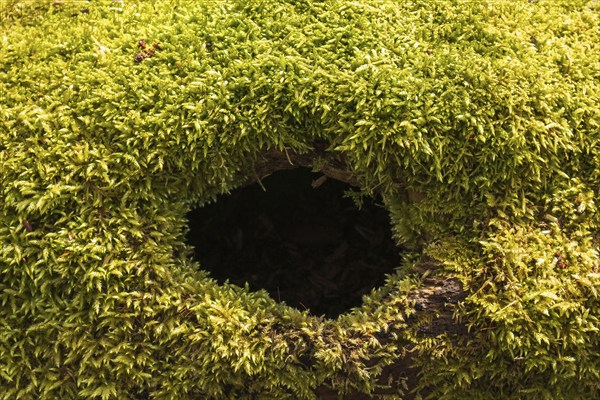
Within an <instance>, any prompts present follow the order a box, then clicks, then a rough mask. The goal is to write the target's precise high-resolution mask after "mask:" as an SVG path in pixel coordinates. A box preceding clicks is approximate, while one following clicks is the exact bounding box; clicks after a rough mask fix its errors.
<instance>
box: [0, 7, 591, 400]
mask: <svg viewBox="0 0 600 400" xmlns="http://www.w3.org/2000/svg"><path fill="white" fill-rule="evenodd" d="M5 3H6V4H5V6H4V9H3V10H2V12H1V13H0V18H2V20H1V21H0V93H2V96H1V97H0V197H1V198H2V199H3V200H2V202H0V277H1V278H0V305H1V306H0V398H1V399H7V400H8V399H70V398H101V399H146V398H151V399H210V398H212V399H240V398H247V399H312V398H315V394H314V393H315V389H316V388H317V387H320V386H330V387H333V388H334V389H335V390H336V391H338V392H340V393H345V392H348V391H353V390H358V391H363V392H366V393H370V392H373V391H375V390H376V389H377V387H378V386H379V385H384V384H387V383H388V382H385V381H381V380H380V379H379V376H380V374H381V371H382V369H383V368H384V367H385V366H387V365H392V364H394V363H395V362H396V361H397V360H398V359H400V358H402V357H404V356H405V355H406V350H407V349H411V359H412V360H413V362H414V364H415V365H416V366H417V367H419V368H421V371H422V376H421V379H420V389H424V391H423V393H430V394H431V398H432V399H488V398H501V399H569V400H572V399H594V398H599V396H600V395H599V393H600V384H599V382H600V354H599V353H600V351H599V349H600V332H599V330H600V299H599V297H598V291H599V290H600V273H599V272H598V264H599V253H598V251H599V248H600V244H599V243H600V217H599V214H598V210H597V205H596V203H597V198H598V194H599V193H600V106H599V104H600V62H599V59H598V55H599V54H600V39H599V38H600V30H599V27H600V10H599V9H600V4H598V2H596V1H589V0H548V1H545V0H539V1H526V0H519V1H517V0H514V1H513V0H510V1H509V0H487V1H486V0H482V1H477V2H473V1H459V0H437V1H426V0H413V1H392V0H361V1H336V0H331V1H316V0H314V1H309V0H287V1H281V2H280V1H266V0H230V1H202V0H157V1H139V2H136V1H129V0H124V1H90V2H81V1H77V2H70V1H63V2H52V1H45V0H39V1H15V0H9V1H8V2H5ZM53 3H54V4H53ZM140 40H144V41H145V44H142V45H141V46H138V44H139V41H140ZM140 54H142V56H138V55H140ZM317 140H320V141H326V142H327V143H330V151H331V152H332V153H335V154H340V155H343V156H344V157H345V159H346V160H347V162H348V166H349V168H350V169H351V170H352V171H353V172H354V174H355V176H356V177H357V179H358V180H359V182H361V185H362V188H363V191H364V193H365V194H371V193H373V192H374V191H377V192H379V193H381V194H382V195H383V197H384V199H385V202H386V204H387V206H388V208H389V211H390V216H391V218H392V221H393V223H394V225H395V227H396V237H397V239H398V241H399V242H402V243H403V244H404V245H406V246H412V248H413V249H414V254H415V255H414V257H408V258H407V260H406V262H405V263H404V264H403V265H402V266H399V267H400V268H399V269H398V272H397V273H396V274H395V275H393V276H390V277H389V279H388V281H387V283H386V285H384V286H383V287H382V288H380V289H378V290H376V291H374V292H373V294H372V295H370V296H368V297H367V298H365V301H364V305H363V306H362V307H361V308H358V309H355V310H354V311H353V312H351V313H349V314H346V315H343V316H341V317H340V318H339V319H337V320H324V319H321V318H316V317H312V316H310V315H308V314H307V313H303V312H299V311H297V310H294V309H291V308H289V307H286V306H285V305H284V304H279V303H277V302H275V301H274V300H273V299H271V298H270V297H269V296H268V294H267V293H266V292H264V291H260V292H251V291H249V290H248V289H247V288H239V287H235V286H231V285H225V286H220V285H217V284H216V282H215V281H214V280H212V279H210V277H208V276H207V274H206V273H205V272H202V270H201V266H199V265H197V264H196V263H194V262H193V261H192V260H191V257H190V256H189V248H187V246H186V244H185V242H184V234H185V229H186V220H185V218H184V216H185V213H186V212H187V211H188V210H190V209H191V208H192V207H194V206H197V205H198V204H203V203H205V202H208V201H211V200H213V199H214V198H215V196H216V195H217V194H219V193H224V192H228V191H229V190H231V189H233V188H235V187H236V186H237V185H239V184H240V182H244V181H246V180H247V179H248V178H252V171H253V166H254V165H255V163H256V161H257V160H258V159H259V158H260V155H261V153H262V152H264V151H265V150H266V149H279V150H282V151H283V150H285V151H287V152H290V153H304V152H307V151H309V150H310V149H311V148H312V146H313V144H314V143H315V141H317ZM421 254H425V255H427V256H428V257H431V258H434V259H436V260H437V261H438V262H439V263H441V264H442V267H441V268H440V269H438V270H436V271H435V272H433V273H432V274H433V275H436V274H437V275H438V276H454V277H457V278H458V279H460V280H461V281H462V282H463V284H464V285H465V288H466V290H467V297H466V299H465V300H464V301H462V302H461V303H460V305H459V306H458V307H457V309H456V311H455V318H456V321H458V322H461V323H464V324H465V325H466V326H467V327H468V328H469V333H468V334H466V335H461V336H456V335H453V334H450V333H448V334H441V335H436V336H432V335H423V334H420V333H419V326H423V324H426V323H427V319H430V318H434V317H435V316H433V315H425V316H423V317H421V316H419V317H415V315H416V311H415V307H414V304H413V302H411V301H409V299H408V297H407V293H408V292H409V291H410V290H413V289H415V288H417V287H419V286H420V285H422V280H421V276H420V275H419V274H418V273H416V272H414V273H413V272H412V271H413V270H412V269H411V268H412V267H413V265H414V264H415V263H417V264H418V262H419V256H420V255H421ZM430 276H431V275H430ZM411 316H412V317H411ZM415 318H416V319H417V320H416V321H414V319H415ZM399 378H400V379H401V378H402V377H401V376H400V377H399ZM392 385H393V386H394V387H395V388H396V389H397V391H398V393H399V394H401V393H402V391H405V390H404V385H403V384H402V381H401V382H392ZM417 389H419V388H417Z"/></svg>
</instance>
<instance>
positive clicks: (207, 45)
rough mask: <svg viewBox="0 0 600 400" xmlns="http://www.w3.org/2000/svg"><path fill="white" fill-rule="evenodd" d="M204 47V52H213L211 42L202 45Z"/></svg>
mask: <svg viewBox="0 0 600 400" xmlns="http://www.w3.org/2000/svg"><path fill="white" fill-rule="evenodd" d="M204 46H205V47H206V50H208V51H213V43H212V42H206V43H205V44H204Z"/></svg>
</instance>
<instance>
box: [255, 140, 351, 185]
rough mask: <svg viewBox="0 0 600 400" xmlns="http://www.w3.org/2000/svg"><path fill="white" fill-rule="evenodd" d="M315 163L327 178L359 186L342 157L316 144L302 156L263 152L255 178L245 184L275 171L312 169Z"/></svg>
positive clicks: (280, 152)
mask: <svg viewBox="0 0 600 400" xmlns="http://www.w3.org/2000/svg"><path fill="white" fill-rule="evenodd" d="M315 163H318V164H319V167H320V168H319V171H320V172H321V173H323V174H324V175H326V176H327V177H329V178H332V179H336V180H338V181H341V182H345V183H347V184H349V185H351V186H355V187H358V186H360V185H359V183H358V180H357V179H356V177H355V176H354V175H353V174H352V172H350V171H348V167H347V166H346V163H345V162H344V160H343V159H342V157H341V156H336V155H334V154H333V153H331V152H327V151H326V146H325V145H324V144H317V145H315V148H314V150H311V151H309V152H307V153H303V154H297V153H293V152H285V151H280V150H278V149H269V150H267V151H264V152H263V153H262V154H261V158H260V159H259V160H258V161H257V163H256V164H255V167H254V168H255V172H256V178H255V179H252V180H250V181H249V182H247V184H251V183H254V182H255V181H256V179H258V180H262V179H264V178H266V177H268V176H269V175H271V174H272V173H274V172H277V171H282V170H289V169H295V168H299V167H304V168H311V169H312V168H313V167H314V165H315ZM321 164H322V166H321Z"/></svg>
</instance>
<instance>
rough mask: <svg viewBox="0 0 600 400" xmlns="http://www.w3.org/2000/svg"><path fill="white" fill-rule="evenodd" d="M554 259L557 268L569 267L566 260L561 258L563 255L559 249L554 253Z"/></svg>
mask: <svg viewBox="0 0 600 400" xmlns="http://www.w3.org/2000/svg"><path fill="white" fill-rule="evenodd" d="M554 259H555V260H556V266H557V267H558V268H560V269H567V268H568V267H569V264H567V262H566V261H565V259H564V258H563V255H562V253H561V252H560V251H557V252H556V253H554Z"/></svg>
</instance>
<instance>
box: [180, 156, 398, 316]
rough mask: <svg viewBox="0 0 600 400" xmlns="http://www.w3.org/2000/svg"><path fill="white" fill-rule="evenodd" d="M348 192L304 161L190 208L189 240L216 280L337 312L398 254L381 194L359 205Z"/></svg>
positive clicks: (375, 281)
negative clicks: (304, 164) (294, 166)
mask: <svg viewBox="0 0 600 400" xmlns="http://www.w3.org/2000/svg"><path fill="white" fill-rule="evenodd" d="M263 188H264V189H263ZM352 193H355V194H358V192H356V191H353V190H352V186H350V185H349V184H347V183H344V182H341V181H338V180H335V179H332V178H329V177H327V176H325V175H323V174H320V173H314V172H311V171H310V170H309V169H307V168H296V169H292V170H285V171H278V172H275V173H273V174H272V175H270V176H268V177H267V178H265V179H263V180H262V181H261V184H258V183H254V184H251V185H248V186H245V187H242V188H239V189H236V190H234V191H232V192H231V194H229V195H223V196H220V197H219V198H218V199H217V201H216V202H214V203H212V204H209V205H205V206H204V207H199V208H196V209H194V210H192V211H191V212H190V213H188V215H187V218H188V221H189V227H190V230H189V232H188V234H187V241H188V243H189V244H191V245H192V246H193V247H194V249H195V250H194V257H195V259H196V260H197V261H199V263H200V265H201V267H202V268H203V269H204V270H207V271H209V272H210V273H211V275H212V276H213V277H214V278H215V279H217V281H218V282H220V283H223V282H225V281H229V282H231V283H233V284H236V285H240V286H243V285H245V284H246V283H248V284H249V286H250V288H251V289H252V290H257V289H266V290H267V291H268V292H269V294H270V295H271V297H272V298H274V299H275V300H277V301H283V302H285V303H286V304H287V305H290V306H292V307H296V308H298V309H301V310H304V309H308V310H310V312H311V313H312V314H315V315H325V316H326V317H328V318H335V317H337V316H338V315H340V314H342V313H344V312H347V311H348V310H350V309H351V308H353V307H356V306H359V305H360V304H361V302H362V296H363V295H365V294H367V293H369V292H370V291H371V290H372V289H373V288H376V287H378V286H381V285H382V284H383V283H384V280H385V275H386V274H387V273H391V272H393V270H394V269H395V268H396V267H397V266H398V265H399V262H400V252H401V249H400V248H398V247H397V246H396V243H395V241H394V240H393V238H392V236H391V226H390V221H389V216H388V213H387V211H386V209H385V208H384V207H383V205H382V202H381V200H380V199H377V198H363V199H362V200H363V201H362V202H363V204H362V206H361V208H360V209H359V208H358V207H357V205H356V204H355V201H353V200H352V199H351V198H350V197H349V196H348V195H349V194H352Z"/></svg>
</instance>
